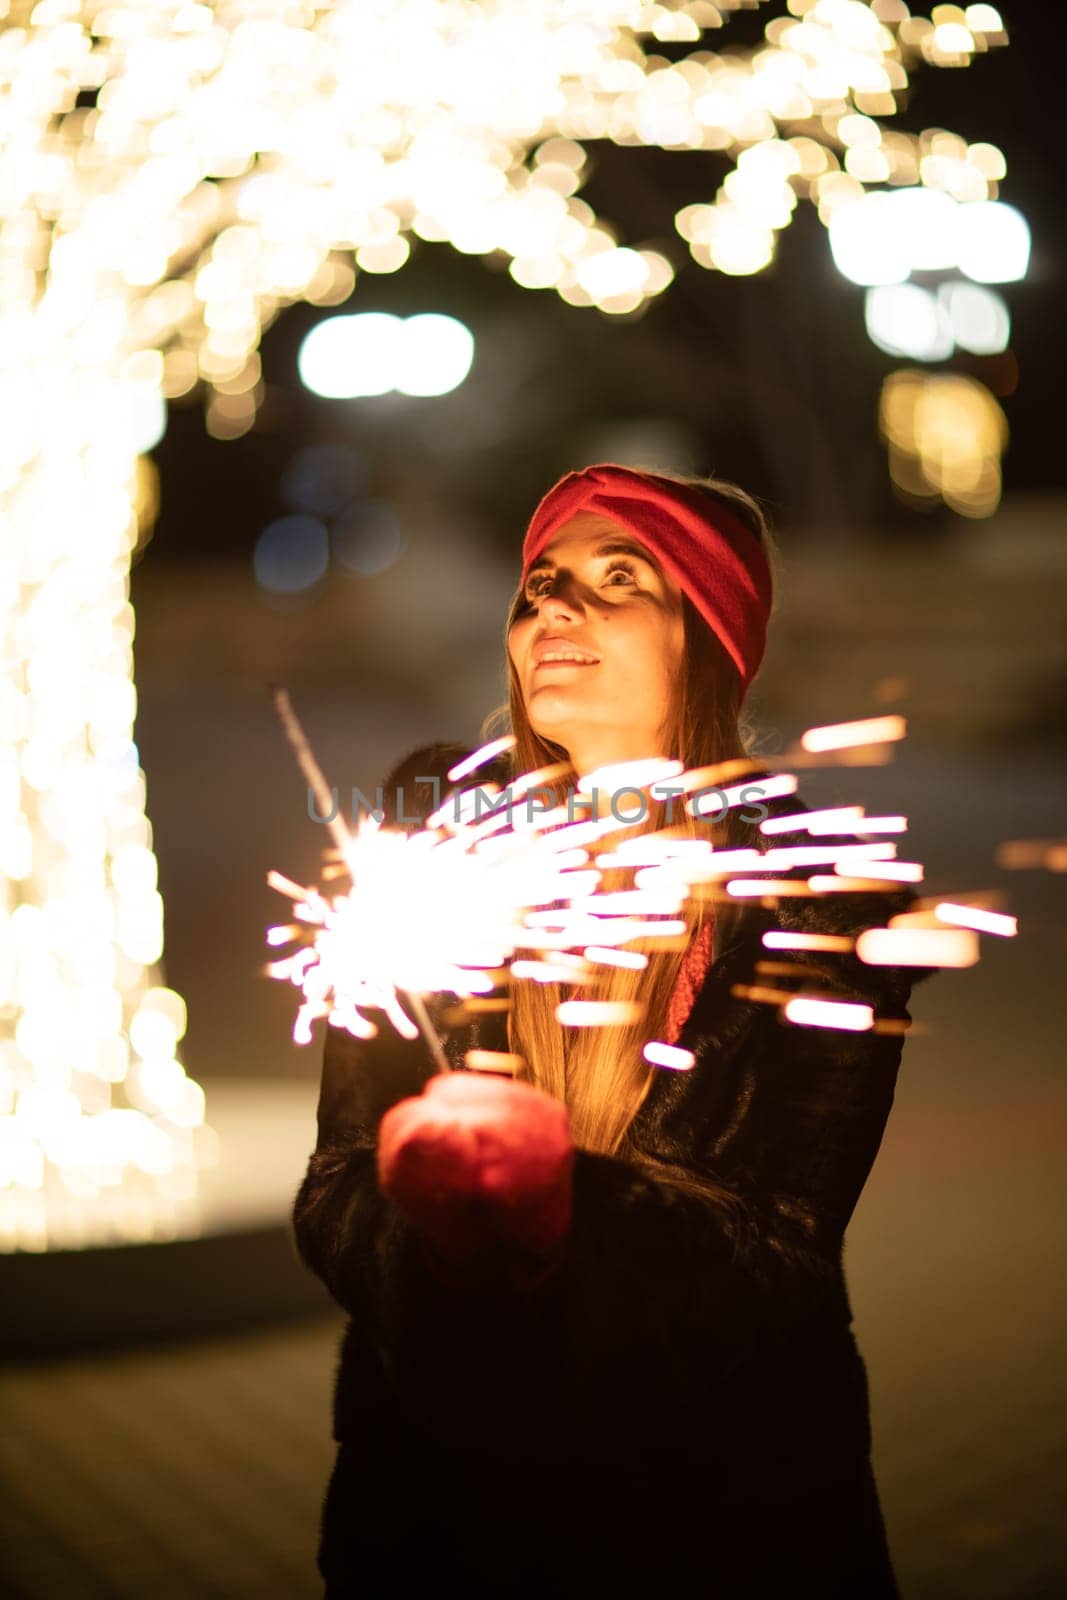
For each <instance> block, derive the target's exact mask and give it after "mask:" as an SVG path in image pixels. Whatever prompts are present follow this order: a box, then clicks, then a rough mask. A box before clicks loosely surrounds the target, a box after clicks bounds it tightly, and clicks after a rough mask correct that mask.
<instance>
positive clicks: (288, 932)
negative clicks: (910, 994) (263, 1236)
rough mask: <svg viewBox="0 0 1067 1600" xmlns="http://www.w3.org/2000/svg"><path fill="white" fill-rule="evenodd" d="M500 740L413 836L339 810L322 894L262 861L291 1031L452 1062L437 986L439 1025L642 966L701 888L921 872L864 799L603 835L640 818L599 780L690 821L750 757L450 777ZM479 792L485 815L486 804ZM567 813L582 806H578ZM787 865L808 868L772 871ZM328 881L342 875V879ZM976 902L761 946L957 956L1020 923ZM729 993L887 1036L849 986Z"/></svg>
mask: <svg viewBox="0 0 1067 1600" xmlns="http://www.w3.org/2000/svg"><path fill="white" fill-rule="evenodd" d="M275 704H276V706H277V709H278V713H279V716H280V717H281V720H282V724H283V727H284V729H285V733H286V737H287V738H288V740H289V743H290V745H291V747H292V749H293V751H294V754H295V756H296V759H297V761H298V763H299V765H300V768H301V770H302V771H303V773H304V775H305V777H306V778H307V780H308V783H309V785H310V786H311V789H312V791H313V792H314V794H315V795H316V797H318V798H319V801H320V809H321V811H322V812H323V813H324V814H327V815H328V814H329V813H330V811H331V810H332V809H333V807H332V805H331V804H330V803H329V796H330V791H329V789H328V788H327V785H326V782H325V779H324V777H323V775H322V773H321V771H320V769H319V767H318V765H317V763H316V761H315V758H314V756H313V755H312V753H311V749H310V746H309V745H308V742H307V739H306V738H305V736H304V733H303V730H302V729H301V727H300V724H299V722H298V721H297V719H296V716H295V714H294V712H293V710H292V706H291V704H290V703H289V698H288V695H287V694H286V693H285V691H284V690H276V691H275ZM903 736H904V723H903V719H902V718H899V717H884V718H872V719H868V720H866V721H863V722H856V723H843V724H838V725H836V726H834V727H830V728H820V729H809V730H808V731H807V732H806V733H805V734H804V735H803V736H802V738H801V740H800V742H799V744H798V745H797V747H796V748H795V749H794V750H792V751H790V752H787V753H786V757H785V760H784V762H783V765H791V766H802V765H805V764H810V762H811V761H812V757H813V755H814V754H815V753H816V752H818V753H819V754H821V756H822V758H823V760H824V761H825V760H827V759H829V760H835V759H837V760H842V759H843V760H847V761H849V762H852V761H853V760H854V759H855V757H856V755H857V752H858V753H859V754H860V756H861V757H864V758H866V759H868V760H869V761H870V762H871V763H872V764H873V763H878V762H880V761H881V759H882V753H881V750H880V749H879V746H880V745H882V744H884V743H886V742H889V741H893V740H899V739H900V738H902V737H903ZM512 743H513V741H512V740H511V739H510V738H509V737H505V738H503V739H497V740H494V741H493V742H492V743H491V744H487V745H484V746H482V747H481V748H480V749H479V750H476V751H474V752H473V753H472V754H471V755H470V756H468V757H467V758H465V759H464V760H463V761H461V762H459V763H458V764H456V765H455V766H454V767H453V768H452V769H451V771H450V773H449V775H448V776H449V779H450V780H451V781H453V782H454V783H456V785H457V787H456V789H455V791H454V792H453V793H452V794H451V795H450V796H449V797H448V799H447V800H446V802H445V803H444V804H442V805H439V806H438V808H437V810H436V811H435V812H433V813H432V815H431V816H430V817H428V818H427V819H426V822H425V824H424V825H423V826H422V827H420V828H418V829H416V830H414V831H411V832H404V831H401V830H399V829H394V828H390V827H388V826H384V825H383V824H382V822H381V821H380V820H378V819H377V818H375V817H374V816H365V817H363V818H361V820H360V823H359V826H358V827H357V828H356V829H355V830H351V829H349V828H348V826H347V825H346V824H345V823H344V821H343V820H342V819H339V818H335V819H334V821H333V822H332V823H331V825H330V826H331V830H332V835H333V840H334V849H333V851H332V852H331V854H332V858H333V859H332V861H331V864H330V865H329V866H328V867H327V869H326V870H324V873H323V878H324V881H325V880H327V879H328V880H329V881H330V883H331V888H330V890H329V891H328V890H327V889H326V888H324V887H318V886H304V885H300V884H297V883H294V882H293V881H292V880H291V879H288V878H286V877H284V876H283V875H282V874H281V873H277V872H271V873H269V874H268V882H270V883H271V885H272V886H273V887H274V888H276V889H278V890H279V891H280V892H281V893H283V894H285V895H287V896H288V897H289V898H290V899H291V900H292V902H293V917H294V919H295V920H294V921H292V922H289V923H285V924H279V925H278V926H276V927H272V928H271V929H270V930H269V931H268V934H267V939H268V943H269V944H271V945H272V946H277V945H280V944H286V943H292V944H294V945H295V948H294V949H293V950H292V951H291V952H290V953H289V954H288V955H286V956H284V957H283V958H282V959H280V960H278V961H276V962H273V963H272V964H271V965H270V966H269V967H268V969H267V970H268V972H269V974H270V975H271V976H272V977H275V978H279V979H285V980H288V981H289V982H291V983H292V984H294V985H295V986H296V987H297V988H298V989H300V991H301V994H302V997H303V998H302V1003H301V1005H300V1007H299V1010H298V1013H297V1017H296V1021H295V1024H294V1029H293V1037H294V1039H295V1040H296V1041H297V1042H298V1043H307V1042H309V1041H310V1039H311V1037H312V1023H313V1022H314V1021H315V1020H316V1019H317V1018H319V1017H326V1018H327V1020H328V1021H329V1023H330V1024H331V1025H332V1026H335V1027H340V1028H343V1029H345V1030H347V1031H348V1032H350V1033H352V1034H353V1035H354V1036H356V1037H357V1038H364V1039H366V1038H373V1037H375V1036H376V1034H377V1032H378V1027H377V1024H376V1023H375V1022H374V1021H373V1020H372V1019H371V1017H370V1016H368V1015H367V1013H368V1012H371V1011H380V1012H382V1013H383V1014H384V1016H385V1018H386V1020H387V1021H388V1022H389V1023H390V1024H391V1025H392V1026H393V1027H394V1028H395V1029H396V1031H397V1032H398V1033H400V1034H401V1035H402V1036H403V1037H405V1038H416V1037H417V1036H418V1034H419V1032H420V1031H421V1032H422V1034H423V1036H424V1037H425V1039H426V1041H427V1044H428V1046H429V1048H430V1051H431V1053H432V1055H433V1059H434V1062H435V1065H436V1066H437V1068H438V1070H439V1071H442V1072H447V1071H450V1070H451V1063H450V1062H449V1060H448V1057H447V1055H446V1053H445V1050H444V1047H443V1044H442V1041H441V1039H440V1037H439V1036H438V1033H437V1031H436V1029H435V1027H434V1025H433V1023H432V1021H431V1019H430V1017H429V1015H428V1013H427V1010H426V1006H425V1000H424V997H426V996H429V995H448V994H450V995H452V996H453V997H454V998H455V999H456V1000H457V1001H459V1002H460V1007H459V1010H458V1012H457V1010H456V1008H451V1009H449V1010H448V1011H446V1012H445V1013H444V1017H443V1020H444V1021H445V1022H446V1023H452V1022H455V1021H456V1020H457V1016H461V1015H462V1014H463V1010H464V1007H465V1006H466V1005H468V1004H469V1006H470V1007H471V1008H472V1009H474V1010H478V1009H506V1008H507V1006H508V1003H509V1002H508V1001H507V1000H502V999H500V998H496V997H494V991H496V990H498V989H499V988H501V987H502V986H504V985H509V984H514V983H521V982H540V983H557V984H561V985H567V986H571V987H573V988H574V989H576V990H578V991H580V990H581V989H582V987H583V986H585V985H591V984H593V983H595V980H596V979H597V977H598V976H601V975H603V973H604V971H605V969H607V970H610V969H611V968H613V967H620V966H635V967H641V966H644V965H646V964H647V961H648V956H647V954H646V953H645V952H646V950H647V949H648V948H652V949H655V948H668V949H669V948H678V947H679V944H680V943H681V944H683V945H684V943H685V942H686V941H687V939H688V933H689V925H688V922H687V921H686V913H687V911H691V910H692V909H693V908H694V907H695V905H696V904H697V902H698V901H700V900H708V899H710V900H713V901H715V900H718V901H721V902H728V901H730V900H738V899H742V900H744V899H750V900H753V899H758V900H759V901H760V903H761V904H763V905H765V906H767V905H769V906H772V907H773V906H775V905H777V903H778V901H779V900H780V899H781V898H784V897H812V896H815V895H823V894H834V895H839V894H842V893H855V892H864V893H867V894H879V893H880V894H891V893H893V892H894V891H896V892H899V887H900V885H902V884H906V883H910V882H915V881H920V880H921V879H922V877H923V867H922V864H921V863H919V862H909V861H898V860H896V859H895V858H896V852H897V844H896V842H895V841H894V840H893V839H889V840H885V839H875V838H872V837H869V836H870V835H873V834H876V833H879V832H887V833H900V832H902V831H904V829H906V826H907V820H906V818H903V817H899V816H887V817H867V816H865V815H864V813H863V809H862V807H860V806H847V807H838V808H834V809H830V810H824V811H813V812H797V813H796V814H795V815H794V816H790V817H786V818H782V817H770V818H766V819H765V820H764V823H763V825H762V829H761V831H762V832H763V833H765V834H766V835H768V836H769V840H768V847H767V848H765V849H758V848H744V849H737V848H715V847H714V846H713V844H712V841H711V839H710V838H701V837H694V836H693V835H692V834H691V833H688V832H683V831H680V830H679V829H678V828H677V827H671V826H667V827H664V828H661V829H659V830H656V831H653V832H645V833H642V834H640V835H638V836H631V837H617V838H612V835H621V834H625V832H626V830H627V829H630V828H632V827H633V817H632V814H630V813H624V814H623V816H622V817H621V818H620V817H619V816H618V815H617V814H616V813H615V811H614V808H612V809H611V811H610V812H608V813H607V814H603V812H602V806H603V804H604V803H606V802H605V796H606V795H607V793H608V792H609V791H608V783H609V782H610V783H611V784H614V785H616V786H617V787H619V788H624V789H625V790H626V792H627V794H633V793H634V791H640V792H641V793H643V794H644V795H645V797H646V800H647V803H648V804H649V805H655V804H662V803H664V801H665V800H667V799H668V797H674V798H677V796H678V795H679V793H681V794H682V795H685V796H687V797H688V799H687V800H686V808H687V811H688V813H689V816H690V817H697V818H699V817H703V816H705V815H706V814H707V813H708V812H709V811H711V810H712V809H722V808H723V807H724V806H725V807H729V806H744V805H751V804H752V803H753V787H752V785H751V784H746V783H744V782H738V781H733V782H731V781H730V780H738V779H739V778H741V777H742V776H743V774H745V773H749V774H752V773H754V772H760V773H761V774H762V773H764V772H765V767H764V765H763V764H762V763H761V762H759V761H757V760H755V759H753V758H749V757H740V758H737V757H735V758H731V759H730V760H728V761H724V762H721V763H719V764H718V765H717V766H713V767H704V768H700V769H698V770H693V771H685V770H683V769H682V766H681V763H679V762H677V761H669V760H666V759H655V760H645V761H640V762H630V763H623V764H616V765H613V766H611V767H607V768H602V769H600V770H599V771H598V772H595V773H592V774H586V775H584V776H583V777H582V778H581V779H580V780H579V783H578V794H577V795H573V794H572V795H571V798H570V801H569V803H568V804H567V805H566V806H563V805H553V806H551V808H549V809H545V810H540V811H538V810H536V809H534V808H533V807H532V806H530V807H525V808H524V807H522V806H517V805H516V802H517V801H518V800H520V799H526V798H528V797H532V796H533V795H534V793H535V792H536V789H537V786H538V782H539V781H542V782H543V781H546V780H547V778H548V777H550V776H558V774H559V772H560V771H561V770H562V769H561V768H558V767H557V768H551V769H544V770H543V771H542V772H540V773H527V774H524V775H522V776H521V777H519V778H518V779H516V780H515V781H514V782H513V783H511V784H509V786H508V789H507V790H506V791H504V792H503V793H502V792H501V790H500V789H499V786H498V785H496V784H493V783H489V784H483V785H481V786H478V787H476V788H475V789H464V788H462V787H461V786H460V785H461V783H462V781H464V780H467V779H470V778H473V779H474V781H475V783H477V773H478V770H479V769H480V768H482V767H484V766H485V765H486V763H487V762H488V761H489V760H491V759H492V757H493V756H495V755H497V754H499V753H500V752H501V751H503V750H506V749H507V748H509V747H510V745H511V744H512ZM668 780H669V788H667V789H666V790H665V791H664V790H662V786H664V785H666V784H667V782H668ZM796 786H797V778H796V775H795V773H792V772H788V771H783V772H779V773H772V774H770V775H768V776H766V777H762V776H761V779H760V783H759V789H760V791H761V794H766V795H789V794H791V793H793V792H794V791H795V789H796ZM712 787H714V788H715V789H716V792H717V794H718V796H719V807H717V808H712V807H711V806H710V805H709V804H708V800H707V791H708V790H709V789H711V788H712ZM598 793H599V796H600V804H598V800H597V796H598ZM486 804H488V805H489V806H490V807H491V813H490V815H489V816H488V817H484V816H482V815H481V807H482V806H484V805H486ZM576 807H580V808H581V810H582V813H583V814H582V815H581V816H576V815H575V808H576ZM786 824H788V825H789V829H790V830H791V831H795V832H799V831H801V830H807V831H808V833H809V835H810V837H811V838H812V843H811V844H810V845H804V844H800V845H798V844H792V845H778V844H776V843H774V837H775V836H777V835H780V834H783V833H785V832H787V831H788V830H787V827H786ZM831 828H832V829H833V835H834V836H831V832H830V830H831ZM808 869H812V870H811V871H808ZM608 872H613V873H616V874H617V873H618V872H626V873H631V874H632V887H629V888H626V889H618V888H612V889H610V890H609V889H607V888H605V887H604V877H605V874H606V873H608ZM798 872H799V873H800V874H801V876H782V874H783V873H786V874H788V873H794V874H795V873H798ZM341 880H347V884H348V886H347V887H339V883H340V881H341ZM982 898H984V897H982V896H975V895H972V896H969V897H965V898H964V899H960V898H957V899H954V900H949V899H944V898H941V897H938V898H934V899H931V900H930V901H929V902H922V901H920V902H917V903H916V905H917V909H915V910H913V911H911V912H906V913H902V914H901V915H899V916H896V917H891V918H890V919H889V921H888V923H887V925H886V926H885V927H872V928H868V929H866V930H865V931H864V932H862V933H861V934H860V935H859V936H858V937H855V938H853V937H851V936H847V935H837V934H825V935H823V934H804V933H792V932H788V931H784V930H780V929H779V930H771V931H768V932H767V933H766V934H764V936H763V943H764V945H765V947H766V948H767V949H769V950H793V951H797V952H801V951H814V950H823V951H837V952H846V951H851V952H853V953H854V954H855V955H856V956H857V958H858V959H859V960H860V961H862V962H864V963H867V964H870V965H872V966H885V965H900V966H908V965H911V966H923V967H962V966H969V965H973V963H974V962H975V961H977V959H978V933H979V932H980V931H981V932H988V933H997V934H1002V935H1010V934H1012V933H1014V931H1015V919H1014V918H1012V917H1007V916H1003V915H999V914H997V913H995V912H993V911H991V910H989V909H988V908H987V907H985V906H982V905H979V904H977V903H976V902H977V901H978V900H979V899H982ZM971 902H975V903H971ZM760 965H761V968H762V969H763V970H764V971H766V972H767V973H768V974H770V973H772V972H774V973H778V974H779V976H783V977H785V976H788V977H789V978H790V979H801V980H803V978H804V976H805V975H806V974H807V975H814V974H817V973H818V969H816V968H814V967H813V966H811V965H803V964H800V963H799V962H797V963H785V962H780V963H761V964H760ZM821 976H823V977H825V976H826V974H825V972H823V973H822V974H821ZM732 992H733V993H734V994H735V995H738V996H740V997H742V998H745V999H748V1000H753V1001H759V1002H763V1003H767V1004H773V1005H776V1006H777V1007H778V1008H779V1011H780V1015H781V1017H782V1019H783V1021H785V1022H787V1023H791V1024H794V1025H797V1026H805V1027H829V1028H841V1029H847V1030H852V1031H856V1030H866V1029H873V1030H874V1031H883V1030H884V1028H885V1025H886V1022H887V1019H881V1018H877V1017H875V1015H874V1011H873V1008H872V1007H871V1006H870V1005H867V1004H863V1003H858V1002H857V1001H856V1000H855V998H854V997H848V996H844V995H838V996H835V995H834V994H833V993H828V992H819V993H813V994H805V993H802V992H799V991H798V990H797V989H796V988H795V987H792V988H791V987H782V986H780V985H777V986H771V985H768V984H766V983H762V984H761V983H753V984H748V985H734V987H733V990H732ZM643 1014H644V1010H643V1006H642V1005H641V1003H640V1002H635V1001H611V1000H603V999H583V998H580V997H577V998H576V997H571V998H568V999H565V1000H563V1001H562V1002H561V1003H560V1005H559V1006H558V1007H557V1009H556V1016H557V1019H558V1020H559V1022H560V1023H561V1025H563V1026H564V1027H568V1028H584V1027H632V1026H633V1025H635V1024H637V1023H639V1022H640V1020H641V1017H642V1016H643ZM889 1020H891V1019H889ZM643 1053H644V1057H645V1059H646V1060H647V1061H649V1062H650V1063H652V1064H653V1065H656V1066H660V1067H664V1068H668V1069H671V1070H675V1071H679V1070H681V1071H684V1070H687V1069H688V1068H689V1067H691V1066H692V1065H693V1057H692V1054H691V1053H690V1052H688V1051H685V1050H682V1049H679V1048H677V1047H675V1046H671V1045H667V1044H665V1043H664V1042H662V1041H658V1040H651V1041H649V1042H648V1043H647V1044H646V1045H645V1047H644V1052H643ZM467 1065H468V1066H469V1067H471V1068H472V1069H474V1070H491V1071H509V1072H515V1071H517V1070H519V1068H520V1067H521V1061H520V1059H519V1058H518V1057H515V1056H512V1055H506V1056H505V1055H501V1054H498V1053H495V1052H486V1051H472V1052H470V1053H469V1055H468V1059H467Z"/></svg>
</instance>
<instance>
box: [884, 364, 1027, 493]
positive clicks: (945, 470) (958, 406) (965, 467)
mask: <svg viewBox="0 0 1067 1600" xmlns="http://www.w3.org/2000/svg"><path fill="white" fill-rule="evenodd" d="M879 415H880V422H881V427H882V432H883V434H884V435H885V438H886V440H887V442H888V444H889V467H890V473H891V475H892V478H893V483H894V485H895V486H896V488H897V489H898V491H899V492H900V493H901V494H902V495H903V496H904V498H906V499H908V500H912V501H920V502H921V501H926V502H928V503H936V502H937V501H938V500H943V501H944V503H945V504H946V505H947V506H949V507H951V509H952V510H953V511H957V512H959V513H960V514H961V515H962V516H966V517H988V516H990V515H991V514H992V513H993V512H994V511H995V510H996V508H997V505H998V503H999V500H1000V489H1001V473H1000V458H1001V455H1002V454H1003V451H1004V448H1005V446H1006V444H1007V441H1008V425H1007V421H1006V419H1005V416H1004V413H1003V411H1002V410H1001V408H1000V406H999V405H998V404H997V402H996V400H995V399H994V398H993V396H992V395H991V394H990V392H989V390H988V389H987V388H986V387H985V385H984V384H981V383H979V382H978V381H977V379H974V378H968V377H965V376H964V375H963V374H961V373H952V372H946V373H927V372H923V371H922V370H921V369H919V368H904V369H903V370H902V371H900V372H892V373H890V374H889V376H888V377H887V378H886V380H885V383H884V384H883V385H882V397H881V405H880V413H879Z"/></svg>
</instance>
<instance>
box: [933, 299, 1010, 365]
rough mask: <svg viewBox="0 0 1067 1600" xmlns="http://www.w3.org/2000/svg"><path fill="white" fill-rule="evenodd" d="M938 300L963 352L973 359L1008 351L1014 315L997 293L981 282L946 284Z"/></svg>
mask: <svg viewBox="0 0 1067 1600" xmlns="http://www.w3.org/2000/svg"><path fill="white" fill-rule="evenodd" d="M938 300H939V301H940V302H941V304H942V306H943V307H944V310H945V314H946V316H947V317H948V321H949V325H950V326H951V328H952V337H953V338H954V339H955V341H956V343H957V344H958V345H959V347H960V349H961V350H967V351H969V352H970V354H971V355H972V356H996V355H999V354H1000V352H1001V351H1002V350H1006V349H1007V348H1008V340H1009V339H1010V337H1011V313H1010V312H1009V311H1008V308H1007V306H1006V305H1005V304H1004V301H1003V300H1002V298H1001V297H1000V295H999V294H997V293H996V291H995V290H993V289H984V288H982V287H981V286H980V285H979V284H977V283H945V284H942V286H941V288H940V289H939V290H938Z"/></svg>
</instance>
